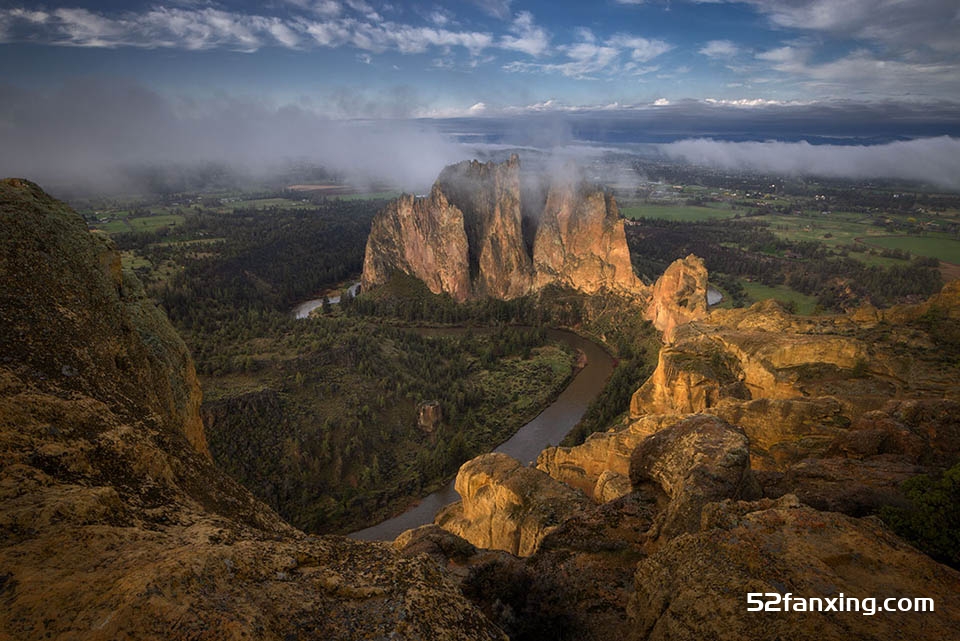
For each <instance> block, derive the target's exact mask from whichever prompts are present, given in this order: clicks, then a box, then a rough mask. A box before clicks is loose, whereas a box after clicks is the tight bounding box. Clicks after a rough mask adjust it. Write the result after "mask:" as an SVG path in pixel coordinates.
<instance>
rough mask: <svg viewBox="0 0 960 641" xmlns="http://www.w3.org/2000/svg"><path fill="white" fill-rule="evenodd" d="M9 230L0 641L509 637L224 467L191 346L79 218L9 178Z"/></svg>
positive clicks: (3, 215) (418, 563) (1, 204)
mask: <svg viewBox="0 0 960 641" xmlns="http://www.w3.org/2000/svg"><path fill="white" fill-rule="evenodd" d="M0 228H2V229H3V233H2V234H0V461H2V462H3V463H2V466H0V601H2V607H0V638H4V639H8V638H9V639H18V640H21V639H22V640H29V639H41V638H85V639H104V640H107V639H120V638H164V639H197V638H211V639H212V638H217V639H241V638H247V639H250V638H262V639H286V638H322V639H344V640H346V639H351V640H352V639H358V638H401V639H423V638H438V639H440V638H443V639H502V638H503V635H502V633H501V632H500V631H499V630H498V629H497V628H496V627H495V626H493V625H492V624H490V623H489V622H488V621H487V619H485V618H484V617H483V616H482V614H481V613H480V612H479V611H478V610H477V609H475V608H473V607H472V606H470V605H469V603H468V602H467V601H466V600H465V599H464V598H463V597H462V596H461V595H460V594H459V592H458V591H457V590H456V588H455V587H454V586H453V585H452V584H451V583H450V582H449V579H448V578H447V577H446V576H445V575H444V574H443V573H442V572H441V571H440V569H439V568H438V567H437V566H436V565H435V564H433V563H432V562H430V561H428V560H426V559H408V558H404V557H402V556H400V555H399V554H396V553H394V552H393V551H392V550H391V548H390V547H389V546H387V545H384V544H369V543H359V542H354V541H349V540H346V539H343V538H339V537H330V538H321V537H312V536H307V535H305V534H303V533H302V532H299V531H297V530H295V529H294V528H292V527H290V526H289V525H287V524H286V523H284V522H283V521H282V520H281V519H280V518H279V517H278V516H277V515H276V514H275V513H274V512H272V511H271V510H270V509H269V508H267V507H266V506H265V505H263V504H262V503H260V502H259V501H257V500H256V499H255V498H254V497H253V496H252V495H251V494H250V493H249V492H248V491H247V490H245V489H244V488H242V487H240V486H239V485H238V484H237V483H235V482H234V481H232V480H231V479H230V478H228V477H226V476H225V475H223V474H222V473H220V472H219V471H218V470H217V469H216V468H214V467H213V465H212V464H211V463H210V461H209V457H208V455H207V454H206V447H205V445H204V439H203V432H202V427H201V424H200V422H199V419H198V414H197V406H198V404H199V400H200V399H199V391H198V388H197V386H196V378H195V377H194V376H193V365H192V362H191V360H190V358H189V355H188V353H187V351H186V349H185V348H184V346H183V343H182V342H181V341H180V340H179V338H178V337H177V335H176V333H175V332H174V331H173V329H172V328H171V326H170V325H169V323H168V322H167V320H166V318H165V317H164V316H163V314H162V313H161V312H160V311H159V310H158V309H157V308H156V307H155V306H154V304H153V303H152V302H150V301H149V300H147V299H146V298H145V297H144V296H143V293H142V290H141V289H140V287H139V284H138V283H137V281H136V277H135V276H133V275H132V274H131V273H128V272H124V271H122V270H121V268H120V262H119V258H118V256H117V253H116V252H114V251H113V250H112V248H111V247H110V246H109V244H108V243H106V242H105V241H104V240H103V239H102V238H101V237H99V236H98V235H94V234H90V233H89V232H88V231H87V230H86V226H85V225H84V223H83V220H82V219H81V218H80V216H78V215H77V214H76V213H74V212H72V211H71V210H70V209H69V208H68V207H66V206H65V205H63V204H62V203H59V202H57V201H55V200H53V199H51V198H50V197H49V196H47V195H46V194H44V193H43V192H42V191H41V190H40V189H39V188H38V187H37V186H36V185H33V184H32V183H29V182H27V181H23V180H5V181H2V182H0Z"/></svg>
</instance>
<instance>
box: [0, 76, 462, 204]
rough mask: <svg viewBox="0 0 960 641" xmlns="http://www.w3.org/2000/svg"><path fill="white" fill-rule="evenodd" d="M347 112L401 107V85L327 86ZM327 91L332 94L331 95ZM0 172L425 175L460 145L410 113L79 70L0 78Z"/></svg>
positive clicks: (410, 96) (63, 182)
mask: <svg viewBox="0 0 960 641" xmlns="http://www.w3.org/2000/svg"><path fill="white" fill-rule="evenodd" d="M338 98H339V99H340V101H341V104H342V106H343V107H344V108H345V109H347V110H351V111H354V112H356V113H358V114H362V113H365V112H366V113H371V112H375V113H377V114H378V115H379V116H381V117H384V116H389V115H390V112H389V111H388V110H389V109H392V108H393V109H396V111H395V113H394V114H393V115H395V116H397V117H406V116H409V115H411V112H412V111H415V110H416V109H417V107H418V106H419V105H421V104H422V102H421V101H420V100H419V98H418V97H417V96H416V94H415V92H414V91H413V90H411V89H410V88H405V87H395V88H393V89H391V90H388V91H386V92H384V93H383V94H381V95H377V96H365V95H349V94H348V92H345V93H344V94H342V95H340V96H339V97H338ZM332 100H334V101H335V100H336V97H333V98H332ZM0 123H3V126H0V176H22V177H25V178H30V179H32V180H36V181H38V182H40V183H41V184H43V185H45V186H50V187H54V188H85V189H87V190H106V191H116V190H124V189H136V188H138V187H139V186H138V185H136V184H135V183H132V182H130V180H129V179H128V178H129V176H131V170H132V169H137V168H144V167H147V168H149V167H158V168H169V167H178V168H184V167H185V168H191V167H199V166H203V165H204V164H208V163H214V164H217V165H229V166H230V167H231V169H233V170H235V171H237V172H240V173H242V174H245V175H251V176H262V175H264V174H265V173H267V172H271V171H274V170H277V169H280V168H282V167H283V166H284V165H285V164H286V163H289V162H310V163H315V164H319V165H322V166H325V167H327V168H329V169H332V170H337V171H340V172H343V173H344V174H345V175H346V176H347V177H348V179H349V180H351V181H355V182H358V183H362V182H364V181H375V180H388V181H391V182H393V183H395V184H396V185H398V186H400V187H405V188H407V189H416V188H421V187H422V186H424V185H429V184H430V182H431V181H432V180H433V179H434V178H435V176H436V175H437V173H438V172H439V170H440V169H441V168H443V167H444V166H445V165H447V164H449V163H451V162H456V161H458V160H462V158H461V155H462V153H463V152H462V150H461V149H460V148H459V147H457V146H456V145H455V144H453V143H451V142H449V141H448V139H447V138H446V137H444V136H442V135H441V134H439V133H438V132H437V131H436V129H435V128H434V127H431V126H428V125H425V124H423V123H418V122H414V121H410V120H389V121H381V122H376V121H369V120H367V121H337V120H331V119H329V118H325V117H323V116H320V115H318V114H317V113H316V112H315V111H312V110H309V109H305V108H302V107H298V106H293V105H279V106H276V105H269V104H264V103H261V102H258V101H255V100H241V99H238V98H234V97H229V96H221V97H219V98H215V99H210V100H179V101H176V100H171V99H168V98H165V97H163V96H161V95H159V94H157V93H155V92H153V91H150V90H148V89H146V88H144V87H142V86H140V85H137V84H133V83H127V82H116V81H107V80H104V79H92V78H88V79H85V80H83V81H76V82H71V83H69V84H67V85H64V86H62V87H60V88H58V89H55V90H47V91H38V90H29V89H24V88H18V87H14V86H11V85H2V86H0Z"/></svg>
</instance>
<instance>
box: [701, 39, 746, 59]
mask: <svg viewBox="0 0 960 641" xmlns="http://www.w3.org/2000/svg"><path fill="white" fill-rule="evenodd" d="M739 52H740V49H739V48H738V47H737V45H735V44H734V43H732V42H731V41H729V40H711V41H710V42H708V43H707V44H705V45H704V46H703V47H701V48H700V50H699V52H698V53H700V54H702V55H704V56H707V57H708V58H733V57H734V56H736V55H737V54H738V53H739Z"/></svg>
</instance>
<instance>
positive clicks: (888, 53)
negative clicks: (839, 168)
mask: <svg viewBox="0 0 960 641" xmlns="http://www.w3.org/2000/svg"><path fill="white" fill-rule="evenodd" d="M958 34H960V4H958V3H957V1H956V0H913V1H910V0H744V1H740V2H730V1H725V0H593V1H590V2H564V1H550V0H534V1H527V0H445V1H437V2H433V1H429V0H425V1H423V2H400V1H397V0H389V1H379V0H266V1H265V2H245V1H241V2H216V1H211V0H177V1H173V2H140V1H138V0H132V1H119V0H100V1H96V2H89V1H83V0H76V1H69V0H68V1H67V2H65V3H60V2H39V3H30V4H29V5H27V4H24V3H23V2H17V1H16V0H14V1H12V2H11V1H10V0H0V143H2V144H0V171H3V172H7V173H9V172H10V171H17V170H20V171H21V173H23V172H26V171H40V172H41V173H42V172H43V171H44V168H45V167H47V166H48V165H49V164H50V163H53V162H60V163H65V162H66V161H65V160H63V159H61V160H59V161H54V160H53V159H52V158H51V156H52V155H53V154H54V153H55V151H56V146H57V145H58V144H61V143H62V142H63V141H64V140H66V141H71V142H72V144H73V147H74V149H73V150H71V151H70V152H69V153H68V154H67V155H68V156H70V157H71V161H72V162H76V160H75V159H79V158H83V157H85V156H84V153H85V152H88V153H89V154H93V155H95V156H98V157H100V158H102V159H103V160H104V161H105V160H106V159H107V158H114V159H120V160H125V161H131V162H132V161H134V160H143V161H147V160H149V159H150V158H151V157H154V158H155V159H159V160H172V159H175V158H178V157H180V156H183V155H185V154H194V155H203V154H204V153H207V154H211V155H220V156H223V155H225V154H232V155H234V156H235V157H237V158H240V159H242V160H244V161H245V162H252V161H253V159H254V157H255V156H257V150H256V149H253V148H251V146H250V145H243V144H240V143H239V142H238V141H237V139H238V138H249V137H253V138H254V139H255V140H257V141H258V144H259V145H260V152H261V153H260V155H261V156H264V155H265V156H271V155H277V154H280V152H281V143H282V145H284V146H285V148H287V149H291V150H292V152H291V153H292V154H293V155H297V154H300V153H301V152H303V151H306V150H307V149H309V148H311V146H313V148H316V146H317V145H323V146H326V147H329V146H331V145H342V144H343V143H344V141H345V140H348V139H349V138H350V135H352V134H354V133H356V131H357V129H355V128H351V127H352V125H349V124H344V123H349V122H351V121H354V120H356V119H363V120H366V121H374V122H380V123H382V122H394V123H396V122H398V121H403V123H404V124H403V125H399V124H397V125H395V126H394V127H391V132H393V133H391V136H392V137H393V138H394V139H395V140H396V143H397V144H398V145H401V147H402V144H401V143H403V144H406V143H407V142H408V141H407V140H406V139H405V138H404V139H402V140H401V138H402V135H401V134H402V133H403V132H408V133H411V134H413V135H415V136H420V137H425V138H426V139H428V140H427V142H425V143H424V145H425V146H426V147H427V149H426V150H423V152H422V153H424V154H426V153H427V151H429V150H434V151H436V150H442V153H439V155H437V160H438V161H439V160H440V157H441V156H442V157H443V159H444V160H445V159H446V157H447V156H451V157H452V156H455V155H456V154H457V150H456V149H455V148H450V147H449V144H448V143H449V142H450V137H449V134H450V133H451V132H452V129H460V130H462V131H459V132H456V131H454V132H453V133H464V132H467V133H470V134H471V135H476V134H477V132H481V133H482V132H483V131H486V130H489V129H490V127H492V126H494V125H496V126H499V127H501V129H502V128H503V127H504V126H506V127H507V129H509V130H511V131H515V132H527V133H529V132H531V131H535V132H538V135H539V136H540V137H541V138H545V137H546V138H549V137H551V136H554V135H556V136H558V137H559V138H560V139H571V138H577V137H578V136H580V135H582V134H584V132H593V133H597V132H599V133H598V136H599V138H597V137H596V136H595V137H594V138H596V139H595V140H594V142H602V141H604V140H606V139H609V138H610V137H611V136H612V135H613V134H612V133H611V132H614V131H620V132H621V133H622V132H625V131H627V130H631V131H634V132H636V131H639V130H640V129H643V130H644V134H643V136H640V138H638V140H640V139H641V138H642V139H643V140H645V141H653V142H656V141H658V140H659V138H658V136H659V134H660V132H671V133H670V135H669V136H667V138H668V140H663V141H661V142H664V143H665V144H666V143H672V142H675V141H678V140H681V139H684V138H687V137H696V138H715V137H719V138H723V139H724V140H726V141H737V140H739V139H743V140H749V141H751V142H757V141H763V140H765V139H771V140H773V139H775V140H779V141H790V142H793V143H800V142H803V141H806V140H809V139H811V138H818V140H816V141H815V142H817V143H818V144H824V143H825V142H830V141H832V142H834V143H836V142H838V141H842V139H843V138H844V137H849V138H850V140H853V141H855V142H857V143H863V144H881V143H882V144H887V143H890V142H893V141H896V140H903V139H913V138H923V137H930V138H935V137H938V136H941V137H942V136H948V137H951V138H950V141H952V140H954V138H953V137H957V136H958V135H960V37H958ZM290 123H294V124H296V125H297V126H293V125H291V124H290ZM416 123H419V124H416ZM424 123H426V124H424ZM431 123H433V124H434V125H436V126H432V125H431ZM451 123H453V125H451ZM510 123H512V126H508V125H510ZM518 123H519V124H518ZM598 123H600V124H598ZM271 127H273V128H271ZM144 129H151V130H153V131H152V132H150V131H142V130H144ZM317 129H322V130H323V133H322V134H319V133H316V131H315V130H317ZM306 130H309V131H311V132H313V133H311V134H309V135H304V134H303V132H304V131H306ZM117 131H121V132H123V134H122V136H120V134H118V133H117ZM377 131H378V132H379V133H378V134H376V135H380V134H383V133H384V132H385V131H386V130H385V129H384V128H383V127H380V128H379V129H378V130H377ZM298 132H299V133H298ZM393 134H396V135H393ZM591 135H592V134H591ZM624 135H626V134H624ZM372 136H373V137H372V138H371V141H372V140H373V139H375V135H372ZM118 138H119V139H118ZM820 138H824V139H820ZM607 141H609V140H607ZM421 142H423V141H421ZM372 144H373V143H372ZM410 144H411V145H413V148H414V149H419V148H420V147H421V146H423V145H419V144H418V143H416V142H415V141H410ZM348 146H349V145H348ZM361 147H362V146H358V148H357V149H356V150H353V151H354V152H356V153H357V154H360V152H361V151H362V152H363V153H364V154H368V153H370V152H375V151H376V145H375V144H374V147H373V148H372V149H369V148H366V147H362V149H361ZM148 149H151V152H150V153H151V154H153V156H150V154H148V153H147V150H148ZM798 149H799V148H798ZM268 151H269V153H267V152H268ZM334 151H335V150H327V153H326V155H324V154H321V156H323V158H328V159H329V157H331V156H332V155H334ZM341 151H342V152H343V153H344V154H345V155H346V156H348V157H349V156H350V150H344V149H341ZM391 151H394V152H396V153H400V152H399V150H398V148H391ZM381 155H383V154H381ZM432 157H433V156H431V158H432ZM323 158H321V160H322V159H323ZM382 160H385V159H382ZM345 162H346V164H348V165H349V164H351V163H353V164H357V163H358V162H359V159H358V160H357V162H354V161H353V160H351V159H350V158H347V159H346V160H345ZM426 164H431V163H426ZM432 164H436V163H435V162H434V163H432ZM432 169H433V168H432V166H431V168H430V170H431V171H432Z"/></svg>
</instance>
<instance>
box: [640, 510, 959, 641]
mask: <svg viewBox="0 0 960 641" xmlns="http://www.w3.org/2000/svg"><path fill="white" fill-rule="evenodd" d="M702 525H703V527H702V529H701V531H700V532H697V533H693V534H687V535H684V536H679V537H677V538H675V539H673V540H671V541H669V542H667V543H666V544H664V545H662V546H661V547H660V548H659V549H658V550H657V551H656V552H655V553H654V554H652V555H651V556H650V557H649V558H647V559H644V560H642V561H641V562H640V563H639V564H638V565H637V571H636V595H635V597H634V599H633V601H632V603H631V607H630V613H631V616H632V617H633V619H634V622H635V625H636V627H635V628H634V630H633V634H632V636H631V637H630V638H633V639H638V640H640V639H644V640H649V641H660V640H662V639H670V640H671V641H686V640H690V641H693V640H694V639H717V640H719V641H723V640H726V639H730V640H731V641H732V640H734V639H736V640H738V641H739V640H747V641H750V640H753V639H756V640H757V641H759V640H761V639H763V640H766V639H797V640H801V641H803V640H809V641H832V640H834V639H835V640H837V641H840V640H845V639H864V640H876V641H880V640H885V639H890V638H892V637H899V638H904V639H939V638H950V637H952V636H953V635H954V634H955V633H954V631H955V630H956V629H957V627H958V626H960V614H958V612H960V609H958V608H960V573H958V572H956V571H954V570H951V569H950V568H947V567H945V566H943V565H940V564H938V563H936V562H935V561H933V560H931V559H930V558H929V557H927V556H924V555H923V554H920V553H919V552H917V551H916V550H915V549H914V548H912V547H910V546H909V545H906V544H905V543H904V542H903V541H901V540H899V539H898V538H897V537H895V536H894V535H893V534H891V533H890V531H889V530H887V529H886V528H884V527H883V525H882V524H880V523H879V522H878V521H876V520H872V519H854V518H850V517H848V516H844V515H842V514H837V513H833V512H819V511H817V510H814V509H812V508H809V507H800V506H799V504H798V501H797V499H796V497H784V498H783V499H781V500H780V501H778V502H773V501H769V500H764V501H759V502H755V503H744V502H739V503H738V502H733V501H725V502H723V503H713V504H710V505H708V506H705V508H704V510H703V524H702ZM750 593H763V594H764V596H762V597H761V598H762V599H763V600H764V601H765V602H766V601H770V600H771V599H772V598H773V597H772V594H776V595H778V596H780V597H781V598H785V597H786V595H788V594H789V595H790V596H791V597H792V598H793V597H800V598H804V599H811V598H817V599H819V600H820V601H819V606H818V607H817V608H816V610H817V611H814V612H810V611H806V612H797V611H795V608H796V606H797V603H796V602H795V601H794V602H793V603H791V609H790V611H784V606H783V603H782V602H781V603H780V604H779V611H777V612H775V613H773V614H771V613H758V612H749V611H748V610H747V606H748V604H747V601H746V598H747V595H748V594H750ZM841 595H843V596H844V597H845V598H847V597H852V598H855V599H858V600H859V604H860V611H859V612H858V611H851V607H850V606H849V605H848V604H847V602H846V601H845V602H844V605H845V606H846V607H844V608H843V610H840V611H836V610H834V611H831V610H825V611H819V610H824V606H826V605H827V604H828V603H831V601H827V599H836V598H838V597H840V596H841ZM891 597H892V598H896V599H899V598H903V597H908V598H911V599H912V598H923V597H927V598H931V599H933V600H934V603H935V611H933V612H929V611H928V612H913V613H907V612H878V611H876V610H874V612H873V613H872V614H873V615H872V616H870V615H865V612H864V610H865V609H866V610H867V611H870V609H873V608H876V607H880V606H882V605H883V599H885V598H891ZM866 600H871V601H866ZM832 603H834V604H836V603H837V602H836V601H833V602H832ZM895 603H896V602H893V603H892V604H895ZM894 607H896V605H894ZM837 609H838V610H839V608H837Z"/></svg>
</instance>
